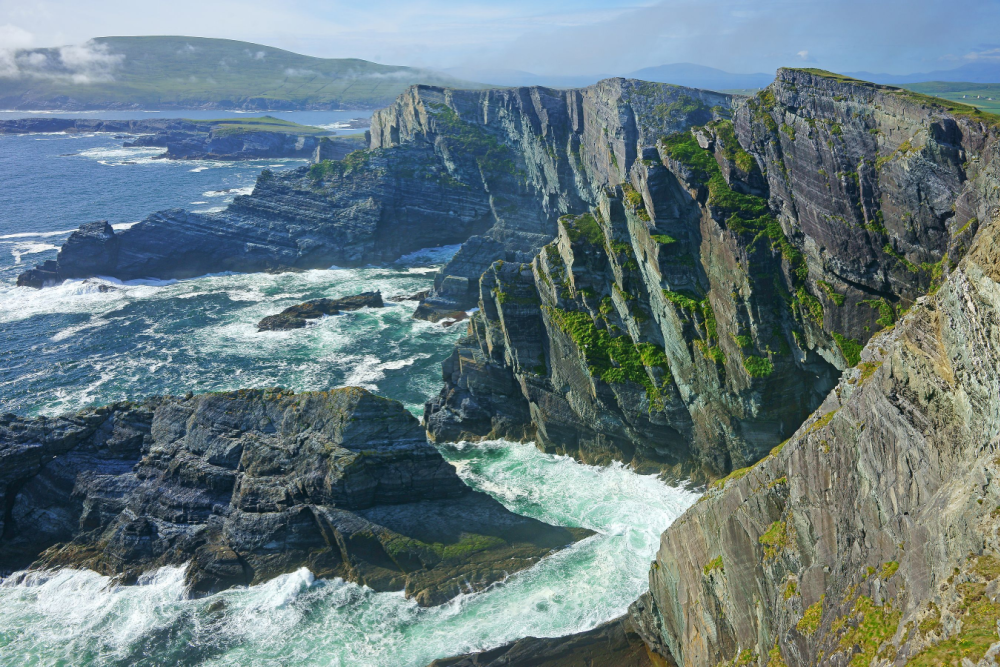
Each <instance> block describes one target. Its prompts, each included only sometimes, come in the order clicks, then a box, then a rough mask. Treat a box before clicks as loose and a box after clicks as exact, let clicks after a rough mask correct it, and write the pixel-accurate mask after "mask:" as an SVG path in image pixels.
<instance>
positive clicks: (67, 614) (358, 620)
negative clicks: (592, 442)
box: [0, 441, 697, 667]
mask: <svg viewBox="0 0 1000 667" xmlns="http://www.w3.org/2000/svg"><path fill="white" fill-rule="evenodd" d="M443 453H444V454H445V456H446V458H448V459H449V460H451V461H453V462H454V463H456V464H457V469H458V470H459V471H460V474H461V476H462V477H463V478H465V479H466V480H467V481H468V482H469V483H470V484H471V485H472V486H473V487H476V488H479V489H486V490H487V491H488V492H489V493H491V494H493V495H494V496H495V497H497V498H498V499H499V500H500V501H501V502H502V503H504V504H505V505H507V506H508V507H510V508H511V509H513V510H515V511H517V512H520V513H522V514H526V515H529V516H533V517H535V518H538V519H541V520H543V521H548V522H550V523H559V524H562V525H570V526H581V527H586V528H590V529H591V530H594V531H596V533H597V534H596V535H594V536H593V537H590V538H587V539H585V540H583V541H581V542H578V543H576V544H574V545H572V546H571V547H568V548H566V549H563V550H561V551H559V552H557V553H555V554H554V555H551V556H549V557H547V558H545V559H543V560H542V561H541V562H540V563H539V564H538V565H536V566H535V567H533V568H531V569H529V570H525V571H522V572H519V573H516V574H513V575H511V576H510V577H508V578H507V580H506V581H504V582H503V583H501V584H499V585H495V586H493V587H491V588H489V589H488V590H486V591H482V592H479V593H472V594H469V593H466V594H463V595H460V596H458V597H457V598H455V599H453V600H451V601H450V602H448V603H446V604H443V605H440V606H437V607H430V608H425V607H419V606H417V605H416V603H414V602H413V601H411V600H406V599H405V598H404V597H403V595H402V594H401V593H376V592H374V591H372V590H371V589H369V588H366V587H363V586H358V585H356V584H350V583H346V582H344V581H342V580H339V579H335V580H330V581H321V580H316V579H314V578H313V576H312V574H311V573H309V572H308V571H307V570H298V571H296V572H293V573H290V574H287V575H283V576H280V577H277V578H275V579H273V580H271V581H269V582H267V583H264V584H261V585H258V586H252V587H250V588H245V589H235V590H230V591H226V592H223V593H220V594H217V595H213V596H210V597H209V598H207V599H198V600H191V599H186V598H185V597H184V596H183V572H184V571H183V568H163V569H161V570H159V571H157V572H155V573H153V574H151V575H150V576H148V577H146V578H145V579H144V580H143V583H144V584H145V585H142V586H133V587H128V586H115V585H113V584H112V582H111V581H110V580H109V579H108V578H106V577H101V576H99V575H97V574H94V573H91V572H80V571H63V572H60V573H56V574H53V573H33V574H32V575H29V577H27V578H25V579H24V580H21V581H15V580H11V581H10V582H9V583H6V584H4V585H3V586H0V627H3V628H4V631H5V636H6V637H8V638H11V640H10V641H9V642H8V643H6V644H4V645H3V646H0V662H3V663H4V664H14V663H19V662H23V661H24V658H25V656H29V655H34V656H38V655H45V656H46V659H47V660H51V661H52V662H59V661H63V662H66V663H71V664H76V663H78V662H80V661H81V657H80V656H82V655H84V654H85V653H86V654H87V655H100V656H101V661H100V664H102V665H126V664H130V661H132V662H134V661H136V659H137V658H138V657H139V656H150V655H155V656H156V659H157V660H158V661H159V662H160V663H164V664H165V663H169V662H171V661H175V662H186V663H192V664H193V663H195V662H197V663H199V664H203V665H212V666H223V665H225V666H238V665H248V664H253V665H265V666H274V667H277V666H279V665H288V664H318V665H342V666H347V665H350V666H352V667H354V666H358V667H366V666H369V665H378V666H380V667H410V666H413V667H417V666H423V665H426V664H427V663H428V662H430V661H431V660H433V659H435V658H439V657H443V656H447V655H454V654H457V653H463V652H467V651H473V650H482V649H487V648H490V647H494V646H498V645H500V644H503V643H506V642H508V641H511V640H514V639H516V638H519V637H523V636H527V635H533V636H537V637H551V636H559V635H564V634H569V633H572V632H577V631H581V630H586V629H588V628H591V627H594V626H595V625H597V624H599V623H601V622H603V621H606V620H608V619H611V618H614V617H616V616H618V615H620V614H621V613H623V612H624V610H625V609H626V608H627V606H628V604H629V603H630V602H631V601H632V600H633V599H635V597H637V596H638V595H639V594H640V593H641V592H642V591H643V590H644V589H645V587H646V585H647V579H646V575H647V572H648V568H649V561H650V559H651V558H652V557H653V555H654V553H655V550H656V548H657V546H658V543H659V535H660V533H661V532H662V531H663V530H664V529H665V528H666V527H667V526H668V525H669V524H670V523H671V522H672V521H673V520H674V519H675V518H676V517H677V516H678V515H679V514H680V513H681V512H682V511H683V510H684V509H685V508H687V507H688V506H690V505H691V504H692V503H693V502H694V501H695V499H696V498H697V495H696V494H694V493H690V492H687V491H683V490H680V489H674V488H670V487H667V486H665V485H663V484H662V483H660V482H658V481H657V480H656V479H655V478H652V477H644V476H640V475H636V474H635V473H633V472H631V471H630V470H628V469H626V468H624V467H623V466H618V465H615V466H611V467H608V468H598V467H593V466H586V465H581V464H579V463H576V462H575V461H573V460H571V459H568V458H566V457H559V456H552V455H548V454H544V453H542V452H540V451H538V450H537V449H536V448H535V447H534V446H532V445H518V444H513V443H507V442H502V441H493V442H487V443H479V444H468V443H462V444H458V445H446V446H445V447H444V450H443Z"/></svg>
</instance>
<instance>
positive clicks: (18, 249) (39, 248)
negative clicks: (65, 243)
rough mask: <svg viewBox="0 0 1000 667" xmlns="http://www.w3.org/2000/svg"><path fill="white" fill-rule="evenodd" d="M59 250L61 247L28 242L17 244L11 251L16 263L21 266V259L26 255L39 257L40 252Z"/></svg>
mask: <svg viewBox="0 0 1000 667" xmlns="http://www.w3.org/2000/svg"><path fill="white" fill-rule="evenodd" d="M58 249H59V246H56V245H52V244H51V243H38V242H32V241H28V242H27V243H15V244H14V245H13V247H12V248H11V249H10V254H11V255H13V256H14V263H15V264H20V263H21V257H23V256H24V255H37V254H38V253H40V252H48V251H49V250H58Z"/></svg>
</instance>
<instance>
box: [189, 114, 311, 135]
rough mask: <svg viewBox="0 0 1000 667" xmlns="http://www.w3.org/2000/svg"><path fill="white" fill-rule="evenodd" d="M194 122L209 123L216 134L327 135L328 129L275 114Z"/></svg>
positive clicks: (197, 121) (195, 121)
mask: <svg viewBox="0 0 1000 667" xmlns="http://www.w3.org/2000/svg"><path fill="white" fill-rule="evenodd" d="M191 122H193V123H207V124H209V125H211V126H212V129H214V130H215V132H216V134H219V133H222V134H242V133H244V132H280V133H282V134H297V135H298V134H301V135H310V134H314V135H326V134H329V132H328V131H327V130H324V129H323V128H321V127H313V126H312V125H301V124H299V123H293V122H292V121H290V120H282V119H280V118H275V117H273V116H262V117H260V118H220V119H218V120H194V121H191Z"/></svg>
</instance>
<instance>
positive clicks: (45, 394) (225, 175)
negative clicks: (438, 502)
mask: <svg viewBox="0 0 1000 667" xmlns="http://www.w3.org/2000/svg"><path fill="white" fill-rule="evenodd" d="M152 155H153V152H152V151H149V150H144V149H122V148H121V140H115V139H114V138H113V137H111V136H109V135H89V136H70V135H54V136H48V135H46V136H42V135H37V136H20V137H0V173H2V174H4V175H6V176H7V178H6V179H5V182H4V186H3V187H2V188H0V412H14V413H16V414H21V415H38V414H58V413H61V412H64V411H68V410H76V409H79V408H82V407H84V406H88V405H99V404H103V403H106V402H109V401H113V400H119V399H125V398H138V397H141V396H146V395H152V394H159V393H183V392H187V391H194V392H200V391H208V390H225V389H235V388H240V387H252V386H276V385H280V386H284V387H289V388H292V389H295V390H297V391H301V390H310V389H324V388H331V387H337V386H343V385H362V386H365V387H368V388H370V389H372V390H373V391H377V392H379V393H381V394H384V395H386V396H389V397H392V398H395V399H398V400H400V401H402V402H403V403H404V404H405V405H406V406H407V407H408V408H409V409H411V410H412V411H413V412H414V414H418V415H419V414H420V412H421V408H422V404H423V402H424V401H425V400H427V399H428V398H429V397H431V396H433V395H434V394H436V393H437V391H438V390H439V389H440V386H441V379H440V372H441V371H440V363H441V361H442V360H443V359H444V358H445V357H446V356H447V355H449V354H450V353H451V349H452V346H453V344H454V342H455V340H456V339H457V338H458V336H459V335H460V334H461V332H462V330H464V328H465V327H464V325H458V326H455V327H452V328H444V327H441V326H440V325H434V324H430V323H427V322H418V321H416V320H413V319H412V317H410V315H411V313H412V311H413V308H414V307H415V305H416V303H415V302H413V301H409V302H402V303H392V302H387V306H386V308H383V309H364V310H361V311H357V312H354V313H346V314H343V315H338V316H333V317H328V318H324V319H322V320H320V321H318V322H317V323H316V324H315V325H314V326H310V327H307V328H306V329H300V330H296V331H291V332H267V333H257V331H256V322H257V321H258V320H260V319H261V318H262V317H264V316H265V315H268V314H272V313H275V312H279V311H280V310H281V309H283V308H285V307H287V306H288V305H291V304H294V303H298V302H301V301H303V300H306V299H310V298H316V297H320V296H341V295H347V294H353V293H357V292H360V291H363V290H368V289H375V288H377V289H381V290H382V293H383V295H384V296H385V297H391V296H395V295H409V294H413V293H414V292H416V291H419V290H422V289H426V288H427V287H429V286H430V285H431V284H432V281H433V274H434V271H435V270H436V267H438V266H440V265H441V264H443V263H444V262H445V261H446V260H447V259H448V258H449V257H450V256H451V254H452V253H454V252H455V251H456V249H457V248H456V247H443V248H431V249H427V250H424V251H420V252H417V253H414V254H412V255H410V256H407V257H405V258H402V259H401V260H400V261H398V262H396V263H393V264H390V265H386V266H371V267H365V268H360V269H341V268H337V267H330V268H329V269H326V270H316V271H306V272H302V273H287V274H280V275H270V274H220V275H211V276H203V277H201V278H197V279H192V280H183V281H132V282H129V283H126V284H122V283H120V282H117V281H113V280H104V279H101V280H90V281H71V282H68V283H65V284H63V285H61V286H59V287H55V288H49V289H45V290H41V291H36V290H31V289H28V288H17V287H15V286H14V282H15V280H16V276H17V274H18V273H19V272H20V271H23V270H24V269H25V268H27V267H28V266H30V265H33V264H34V263H37V262H40V261H42V260H45V259H49V258H53V257H54V256H55V253H56V250H57V248H58V246H59V245H60V244H61V243H62V242H63V241H64V240H65V239H66V238H67V237H68V235H69V233H70V232H71V231H72V230H73V229H75V228H76V227H77V226H79V224H81V223H83V222H88V221H90V220H95V219H108V220H109V221H110V222H111V223H112V224H114V225H115V226H117V227H119V228H121V227H123V226H126V225H128V224H131V223H134V222H135V221H137V220H139V219H141V218H143V217H145V215H147V214H148V213H150V212H152V211H155V210H158V209H161V208H167V207H172V206H183V207H188V208H194V209H196V210H204V209H209V208H213V207H220V206H225V205H226V203H228V202H229V201H231V200H232V197H233V196H235V194H238V193H240V192H249V190H250V189H251V188H252V186H253V182H254V179H255V178H256V175H257V174H258V173H259V172H260V170H261V169H262V168H264V167H265V166H270V167H271V168H272V169H287V168H294V167H296V166H299V165H301V164H302V163H301V162H295V161H259V162H238V163H231V162H225V163H204V162H167V161H160V160H153V159H152ZM102 285H103V286H104V291H102V289H101V286H102ZM440 449H441V452H442V454H444V456H445V457H446V458H447V459H448V460H450V461H451V462H452V463H454V465H455V466H456V469H457V470H458V471H459V474H461V475H462V476H463V478H464V479H466V480H467V481H468V482H469V484H471V485H472V486H473V487H475V488H478V489H481V490H483V491H485V492H487V493H490V494H491V495H493V496H494V497H496V498H498V499H499V500H500V501H501V502H502V503H504V504H505V505H506V506H507V507H509V508H510V509H511V510H512V511H515V512H518V513H521V514H525V515H528V516H533V517H536V518H538V519H541V520H543V521H548V522H550V523H553V524H559V525H566V526H583V527H587V528H590V529H592V530H594V531H596V533H597V534H596V535H594V536H592V537H590V538H588V539H586V540H583V541H581V542H579V543H577V544H575V545H573V546H572V547H570V548H567V549H565V550H563V551H561V552H558V553H556V554H554V555H552V556H550V557H548V558H546V559H544V560H543V561H542V562H541V563H540V564H538V565H537V566H535V567H533V568H531V569H530V570H527V571H523V572H520V573H517V574H515V575H513V576H511V577H510V578H509V579H508V580H507V581H505V582H503V583H501V584H497V585H495V586H493V587H492V588H490V589H489V590H487V591H483V592H480V593H476V594H471V595H463V596H460V597H459V598H456V599H455V600H453V601H451V602H450V603H448V604H445V605H442V606H439V607H434V608H426V609H425V608H419V607H417V606H416V604H414V603H412V602H410V601H407V600H405V599H404V597H403V596H402V594H401V593H376V592H374V591H372V590H370V589H367V588H364V587H361V586H357V585H355V584H350V583H346V582H343V581H319V580H314V578H313V577H312V575H311V574H310V573H309V572H308V571H305V570H302V571H299V572H296V573H293V574H289V575H286V576H283V577H279V578H277V579H275V580H273V581H270V582H268V583H265V584H262V585H260V586H254V587H251V588H248V589H240V590H231V591H227V592H224V593H221V594H218V595H215V596H212V597H209V598H205V599H199V600H187V599H185V598H184V595H183V588H182V581H183V570H182V569H181V568H165V569H163V570H160V571H158V572H156V573H151V574H150V575H149V576H147V577H146V579H145V580H144V581H143V582H142V585H139V586H132V587H119V586H116V585H114V584H113V583H112V582H110V581H109V580H108V579H107V578H105V577H102V576H99V575H97V574H95V573H93V572H86V571H71V570H64V571H60V572H55V573H38V574H35V575H32V576H31V577H30V578H29V579H28V580H27V581H26V582H22V583H18V584H16V585H14V584H12V583H10V582H7V583H0V664H3V665H7V664H18V665H116V666H117V665H122V666H124V665H196V664H197V665H240V666H242V665H275V666H278V665H343V666H348V665H350V666H354V665H379V666H380V667H381V666H389V667H391V666H396V665H399V666H405V665H424V664H426V663H428V662H429V661H430V660H432V659H434V658H437V657H443V656H447V655H453V654H456V653H461V652H466V651H472V650H479V649H485V648H489V647H494V646H498V645H500V644H503V643H506V642H507V641H511V640H513V639H517V638H519V637H523V636H527V635H534V636H559V635H564V634H568V633H572V632H576V631H580V630H585V629H588V628H591V627H593V626H595V625H597V624H599V623H601V622H603V621H606V620H609V619H611V618H614V617H615V616H618V615H620V614H621V613H622V612H624V611H625V609H626V608H627V606H628V605H629V604H630V603H631V602H632V601H633V600H634V599H635V598H636V597H637V596H638V595H640V594H641V593H642V592H643V591H644V590H645V589H646V586H647V581H646V576H647V572H648V567H649V561H650V559H651V558H652V557H653V555H654V554H655V551H656V549H657V546H658V543H659V536H660V533H661V532H662V531H663V530H664V529H665V528H666V527H667V526H668V525H669V524H670V523H671V522H672V521H673V520H674V519H675V518H676V517H677V516H678V515H679V514H680V513H681V512H683V510H684V509H686V508H687V507H688V506H689V505H690V504H691V503H693V502H694V500H695V499H696V497H697V496H696V495H695V494H694V493H691V492H688V491H685V490H682V489H676V488H671V487H668V486H666V485H664V484H663V483H661V482H659V481H658V480H656V479H655V478H653V477H648V476H640V475H636V474H635V473H634V472H632V471H630V470H628V469H626V468H624V467H621V466H611V467H607V468H598V467H591V466H585V465H582V464H579V463H577V462H575V461H573V460H571V459H569V458H566V457H558V456H552V455H547V454H543V453H541V452H540V451H538V450H537V449H536V448H535V447H533V446H532V445H530V444H528V445H521V444H514V443H508V442H502V441H496V442H487V443H477V444H470V443H454V444H444V445H441V446H440Z"/></svg>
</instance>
